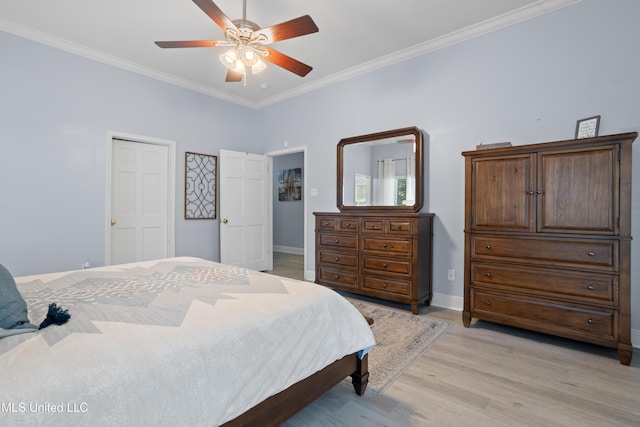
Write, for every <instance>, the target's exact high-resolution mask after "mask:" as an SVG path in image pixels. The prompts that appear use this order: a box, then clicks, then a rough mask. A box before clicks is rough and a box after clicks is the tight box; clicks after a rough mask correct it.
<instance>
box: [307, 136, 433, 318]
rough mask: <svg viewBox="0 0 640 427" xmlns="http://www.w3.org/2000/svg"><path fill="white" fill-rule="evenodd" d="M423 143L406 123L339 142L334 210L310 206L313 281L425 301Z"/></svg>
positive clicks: (428, 223)
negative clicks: (314, 272) (313, 250)
mask: <svg viewBox="0 0 640 427" xmlns="http://www.w3.org/2000/svg"><path fill="white" fill-rule="evenodd" d="M423 153H424V142H423V135H422V132H421V131H420V129H418V128H416V127H409V128H403V129H395V130H390V131H385V132H379V133H373V134H367V135H360V136H355V137H350V138H345V139H342V140H340V142H339V143H338V146H337V162H338V163H337V181H336V182H337V189H336V194H337V203H336V205H337V208H338V210H339V212H314V215H315V218H316V219H315V221H316V227H315V232H316V234H315V237H316V283H319V284H321V285H325V286H328V287H331V288H335V289H339V290H343V291H347V292H351V293H354V294H360V295H366V296H369V297H374V298H380V299H384V300H389V301H394V302H398V303H403V304H408V305H410V307H411V312H412V313H413V314H418V312H419V305H420V304H426V305H429V304H430V303H431V298H432V295H433V291H432V268H431V264H432V247H433V244H432V241H433V239H432V237H433V219H434V216H435V215H434V214H433V213H422V212H419V211H420V209H421V208H422V205H423V197H424V191H423V184H424V177H423V169H424V167H423V164H424V163H423V161H424V159H423Z"/></svg>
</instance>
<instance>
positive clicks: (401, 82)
mask: <svg viewBox="0 0 640 427" xmlns="http://www.w3.org/2000/svg"><path fill="white" fill-rule="evenodd" d="M637 16H640V2H638V1H636V0H611V1H606V2H605V1H602V0H584V1H582V2H580V3H577V4H574V5H572V6H569V7H566V8H563V9H560V10H557V11H554V12H552V13H550V14H547V15H544V16H541V17H538V18H535V19H531V20H529V21H526V22H523V23H520V24H517V25H513V26H511V27H508V28H505V29H503V30H500V31H496V32H494V33H491V34H487V35H485V36H482V37H479V38H476V39H473V40H469V41H466V42H463V43H460V44H457V45H455V46H452V47H449V48H446V49H442V50H439V51H436V52H433V53H431V54H427V55H424V56H421V57H418V58H414V59H412V60H409V61H406V62H404V63H402V64H398V65H394V66H390V67H387V68H385V69H381V70H378V71H374V72H371V73H369V74H366V75H363V76H360V77H356V78H353V79H350V80H348V81H343V82H341V83H337V84H334V85H332V86H330V87H327V88H323V89H319V90H316V91H314V92H311V93H308V94H306V95H303V96H299V97H297V98H294V99H291V100H288V101H284V102H281V103H278V104H275V105H273V106H270V107H267V108H264V109H262V110H258V111H254V110H250V109H246V108H243V107H239V106H236V105H233V104H229V103H226V102H222V101H218V100H215V99H211V98H209V97H206V96H203V95H199V94H196V93H193V92H190V91H187V90H184V89H180V88H176V87H171V86H169V85H166V84H164V83H160V82H157V81H154V80H151V79H148V78H144V77H141V76H138V75H135V74H132V73H128V72H125V71H122V70H118V69H115V68H112V67H109V66H106V65H103V64H99V63H96V62H92V61H90V60H87V59H83V58H79V57H76V56H73V55H70V54H67V53H64V52H61V51H58V50H55V49H52V48H48V47H44V46H41V45H38V44H36V43H33V42H30V41H26V40H23V39H20V38H18V37H14V36H11V35H9V34H4V33H0V47H1V50H2V54H3V56H2V61H1V62H0V95H1V98H0V215H1V219H2V220H1V221H0V263H3V264H5V265H7V267H9V269H10V270H11V271H12V272H13V273H14V274H17V275H22V274H33V273H39V272H45V271H58V270H64V269H70V268H78V267H79V266H80V263H81V262H82V260H84V259H90V260H91V261H92V263H94V264H100V263H101V262H102V260H104V236H103V230H104V224H103V221H104V220H105V211H104V209H105V208H104V206H105V200H106V196H105V194H104V192H105V179H106V170H105V169H106V165H105V148H106V141H105V136H106V132H107V131H108V130H116V131H121V132H127V133H132V134H138V135H147V136H151V137H156V138H163V139H173V140H176V141H177V143H178V170H177V183H176V217H177V218H178V223H177V225H176V233H177V242H176V253H177V254H178V255H196V256H202V257H204V258H208V259H214V260H217V259H219V248H218V237H219V235H218V227H219V223H218V221H217V220H216V221H184V220H183V219H182V201H183V194H182V192H183V190H182V186H183V178H182V177H183V176H184V164H183V162H181V161H180V158H181V156H184V151H195V152H202V153H208V154H217V153H218V150H219V149H220V148H227V149H238V150H240V151H242V150H247V151H254V152H267V151H274V150H279V149H281V147H282V144H283V142H284V141H288V143H289V146H290V147H295V146H303V145H304V146H306V147H307V151H306V154H307V156H308V169H307V170H305V171H304V172H305V173H304V178H305V179H306V180H308V181H307V182H308V188H309V189H316V190H317V196H312V197H309V198H308V202H309V206H308V218H307V229H306V233H307V235H308V236H309V241H308V243H309V248H313V246H314V240H313V239H314V236H313V227H314V225H313V224H314V221H313V215H312V212H314V211H336V200H335V199H336V196H335V191H336V190H335V189H336V183H335V175H336V170H335V167H336V165H335V163H336V154H335V153H336V149H335V147H336V144H337V143H338V141H339V140H340V139H341V138H345V137H350V136H355V135H360V134H365V133H371V132H377V131H382V130H388V129H395V128H401V127H407V126H414V125H415V126H418V127H419V128H421V129H423V130H424V131H425V133H426V150H425V205H424V208H423V209H422V210H423V211H424V212H434V213H435V214H436V215H437V216H436V224H435V247H434V249H435V251H434V291H435V292H436V296H437V297H438V299H439V300H440V301H445V302H447V301H450V302H453V303H455V302H457V301H458V302H459V300H460V299H461V297H462V268H463V260H464V257H463V239H464V236H463V225H464V219H463V212H464V162H463V158H462V156H461V155H460V153H461V152H462V151H465V150H471V149H474V147H475V145H476V144H477V143H478V142H479V141H480V140H482V141H484V142H485V143H490V142H499V141H511V142H512V143H513V144H514V145H517V144H528V143H535V142H543V141H554V140H560V139H569V138H572V137H573V135H574V129H575V124H576V120H577V119H581V118H584V117H589V116H592V115H596V114H600V115H601V116H602V120H601V123H600V134H601V135H604V134H611V133H619V132H627V131H637V130H639V129H640V103H639V102H638V99H640V79H638V77H637V76H638V71H639V68H640V55H638V48H637V40H640V26H638V25H637V22H636V21H637ZM247 117H249V118H250V119H251V120H246V119H247ZM246 123H257V126H256V127H255V128H252V129H249V128H247V127H246V126H245V124H246ZM238 129H241V130H242V133H240V134H238ZM256 129H259V130H260V133H259V135H258V133H257V132H256ZM258 141H259V142H258ZM638 144H640V142H638V141H636V143H635V144H634V153H633V169H634V177H633V202H632V210H633V217H634V218H637V217H638V212H640V148H639V147H638ZM632 233H633V235H634V236H635V237H636V238H635V239H634V240H633V242H632V251H633V254H634V256H633V257H634V259H635V258H637V257H638V254H640V221H634V222H633V228H632ZM203 236H205V237H203ZM208 236H211V239H209V238H208ZM307 255H308V257H307V259H306V263H307V265H306V268H307V269H308V270H310V271H313V266H314V263H315V256H314V253H313V250H310V251H309V253H308V254H307ZM452 268H453V269H455V270H456V272H457V275H456V281H455V282H448V281H447V270H448V269H452ZM631 277H632V327H633V329H634V330H636V331H637V330H640V297H639V296H640V263H632V272H631Z"/></svg>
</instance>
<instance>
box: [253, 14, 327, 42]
mask: <svg viewBox="0 0 640 427" xmlns="http://www.w3.org/2000/svg"><path fill="white" fill-rule="evenodd" d="M316 32H318V26H317V25H316V23H315V22H313V19H311V17H310V16H309V15H304V16H301V17H299V18H295V19H292V20H290V21H287V22H282V23H280V24H276V25H272V26H270V27H267V28H263V29H261V30H258V31H256V32H255V33H254V34H264V35H265V36H266V37H267V41H266V42H265V43H263V44H269V43H275V42H279V41H281V40H287V39H292V38H294V37H300V36H304V35H307V34H311V33H316Z"/></svg>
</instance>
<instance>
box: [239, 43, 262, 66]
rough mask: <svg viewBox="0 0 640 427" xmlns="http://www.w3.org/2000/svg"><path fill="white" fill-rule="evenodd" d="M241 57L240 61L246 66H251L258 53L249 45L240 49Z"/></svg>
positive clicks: (256, 59) (255, 60) (255, 61)
mask: <svg viewBox="0 0 640 427" xmlns="http://www.w3.org/2000/svg"><path fill="white" fill-rule="evenodd" d="M241 58H242V62H244V65H246V66H248V67H251V66H253V65H255V64H256V63H257V62H258V60H259V58H258V54H257V53H256V51H255V50H253V48H252V47H250V46H249V47H246V48H245V49H244V50H243V51H242V55H241Z"/></svg>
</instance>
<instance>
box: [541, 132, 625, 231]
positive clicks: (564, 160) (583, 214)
mask: <svg viewBox="0 0 640 427" xmlns="http://www.w3.org/2000/svg"><path fill="white" fill-rule="evenodd" d="M617 151H618V148H617V145H614V146H607V147H598V148H595V149H585V150H572V151H560V152H545V153H540V154H539V159H538V164H539V172H538V176H539V189H540V190H541V194H539V196H538V231H539V232H556V233H557V232H560V233H565V232H570V233H588V234H606V235H614V234H617V229H618V226H617V222H618V221H617V218H618V217H619V215H620V214H619V209H620V207H619V201H618V197H619V196H618V191H617V183H618V181H619V177H618V176H619V167H618V154H617Z"/></svg>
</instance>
